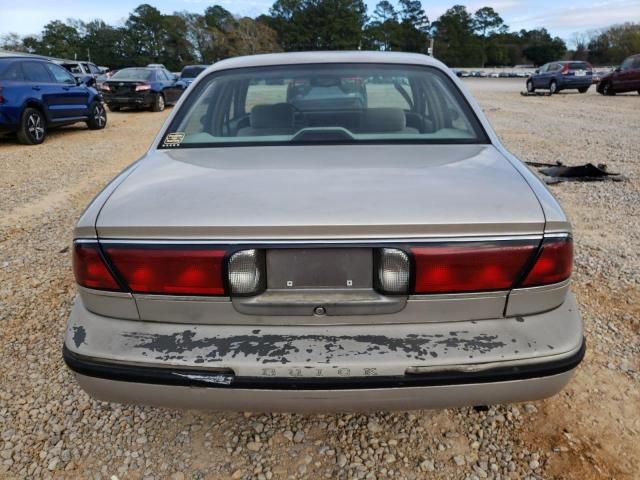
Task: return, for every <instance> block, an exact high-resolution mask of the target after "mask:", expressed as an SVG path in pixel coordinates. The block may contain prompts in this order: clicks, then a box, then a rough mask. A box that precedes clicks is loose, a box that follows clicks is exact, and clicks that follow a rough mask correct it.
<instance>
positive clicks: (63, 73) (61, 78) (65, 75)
mask: <svg viewBox="0 0 640 480" xmlns="http://www.w3.org/2000/svg"><path fill="white" fill-rule="evenodd" d="M46 65H47V70H49V72H50V73H51V75H53V78H55V80H56V82H57V83H64V84H67V85H75V84H76V79H75V78H74V77H73V75H71V74H70V73H69V71H68V70H66V69H64V68H62V67H61V66H59V65H55V64H53V63H47V64H46Z"/></svg>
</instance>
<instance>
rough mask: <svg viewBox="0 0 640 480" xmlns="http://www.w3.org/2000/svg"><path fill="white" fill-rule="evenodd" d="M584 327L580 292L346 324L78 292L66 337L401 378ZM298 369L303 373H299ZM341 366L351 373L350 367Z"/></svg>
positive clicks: (134, 360) (565, 336) (561, 337)
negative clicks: (520, 306) (98, 310)
mask: <svg viewBox="0 0 640 480" xmlns="http://www.w3.org/2000/svg"><path fill="white" fill-rule="evenodd" d="M583 335H584V332H583V327H582V322H581V320H580V316H579V314H578V311H577V306H576V303H575V298H574V297H573V296H572V295H571V294H569V295H568V296H567V298H566V300H565V301H564V303H563V304H562V305H561V306H560V307H558V308H556V309H554V310H551V311H549V312H545V313H540V314H535V315H528V316H517V317H512V318H506V319H505V318H498V319H487V320H483V321H466V322H433V323H422V324H404V325H402V324H400V325H396V324H394V325H384V324H382V325H373V324H369V325H341V326H340V327H339V328H337V327H336V326H332V325H297V326H291V325H282V326H278V325H204V324H200V323H192V324H182V323H173V322H162V323H158V322H140V321H131V320H123V319H119V318H109V317H104V316H100V315H96V314H93V313H91V312H89V311H88V310H87V309H86V308H85V306H84V303H83V302H82V300H77V301H76V303H75V306H74V309H73V312H72V315H71V319H70V322H69V325H68V327H67V330H66V334H65V345H66V347H67V348H68V349H69V350H70V351H71V352H73V353H75V354H78V355H81V356H86V357H93V358H108V359H110V361H112V362H115V363H131V364H135V365H145V364H149V365H154V364H164V365H165V366H172V367H179V368H186V367H194V368H216V369H230V370H232V371H233V372H234V374H235V375H236V376H239V377H260V376H276V377H290V376H303V377H304V376H307V374H308V375H310V376H327V377H336V376H344V377H351V376H356V377H358V376H366V373H364V372H365V369H366V368H375V372H376V374H377V375H379V376H397V375H404V374H405V372H406V371H407V369H414V371H420V370H419V369H421V368H427V369H431V370H434V369H438V368H440V369H444V370H446V369H451V368H453V366H455V367H456V368H462V367H463V366H465V365H466V366H469V368H472V366H474V365H478V364H480V365H482V364H493V363H496V362H497V363H499V362H511V363H513V362H516V363H517V362H522V361H529V362H531V361H534V360H536V361H545V360H549V359H550V358H551V357H556V356H558V355H559V356H561V357H562V356H570V355H572V354H574V353H575V352H576V351H578V350H579V349H580V348H581V346H582V342H583ZM267 368H268V369H269V370H268V371H266V372H265V369H267ZM291 368H300V369H303V372H302V373H293V374H292V373H291V371H290V369H291ZM310 368H316V369H320V370H321V374H318V373H317V372H315V373H312V372H308V371H307V370H309V369H310ZM340 368H348V369H350V374H348V375H346V374H341V373H340V372H338V370H339V369H340Z"/></svg>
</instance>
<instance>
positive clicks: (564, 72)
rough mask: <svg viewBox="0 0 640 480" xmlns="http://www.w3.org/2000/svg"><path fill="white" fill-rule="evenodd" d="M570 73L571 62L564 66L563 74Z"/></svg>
mask: <svg viewBox="0 0 640 480" xmlns="http://www.w3.org/2000/svg"><path fill="white" fill-rule="evenodd" d="M568 73H569V64H568V63H565V64H564V65H563V66H562V74H563V75H567V74H568Z"/></svg>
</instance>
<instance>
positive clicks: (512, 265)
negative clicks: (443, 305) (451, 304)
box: [411, 244, 535, 293]
mask: <svg viewBox="0 0 640 480" xmlns="http://www.w3.org/2000/svg"><path fill="white" fill-rule="evenodd" d="M534 250H535V245H533V244H526V245H522V244H520V245H492V244H460V245H451V244H449V245H444V246H441V245H437V246H427V247H416V248H412V249H411V252H412V253H413V259H414V264H415V282H414V289H413V290H414V293H456V292H474V291H487V290H507V289H510V288H511V287H513V285H514V283H515V282H516V280H517V279H518V278H519V276H520V275H521V274H522V271H523V269H524V267H525V265H526V264H527V261H528V260H529V258H531V255H532V254H533V252H534Z"/></svg>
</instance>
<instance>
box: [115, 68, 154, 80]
mask: <svg viewBox="0 0 640 480" xmlns="http://www.w3.org/2000/svg"><path fill="white" fill-rule="evenodd" d="M152 73H153V70H149V69H147V68H125V69H123V70H119V71H118V72H116V73H115V74H114V75H113V76H112V77H111V79H112V80H149V79H150V78H151V74H152Z"/></svg>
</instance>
